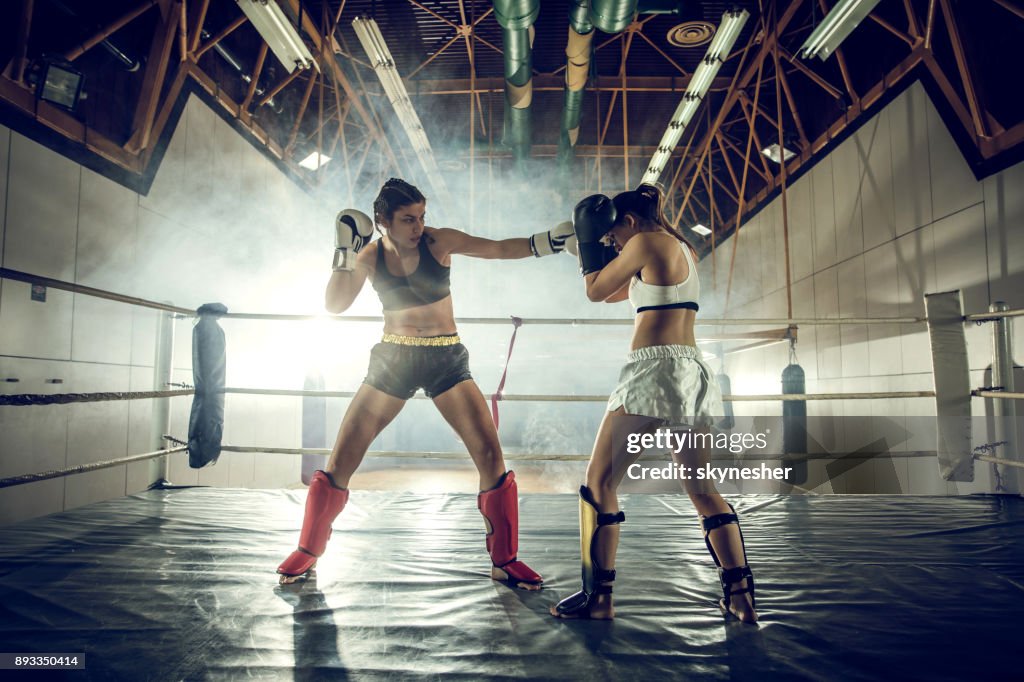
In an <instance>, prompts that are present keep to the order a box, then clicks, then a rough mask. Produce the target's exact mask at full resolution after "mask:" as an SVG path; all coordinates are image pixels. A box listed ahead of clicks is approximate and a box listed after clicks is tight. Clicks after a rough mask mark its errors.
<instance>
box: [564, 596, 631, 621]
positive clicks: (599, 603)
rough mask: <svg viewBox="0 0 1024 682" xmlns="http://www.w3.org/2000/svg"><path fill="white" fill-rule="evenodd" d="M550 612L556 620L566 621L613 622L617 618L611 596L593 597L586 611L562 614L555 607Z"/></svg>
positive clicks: (580, 610) (579, 610)
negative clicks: (562, 619)
mask: <svg viewBox="0 0 1024 682" xmlns="http://www.w3.org/2000/svg"><path fill="white" fill-rule="evenodd" d="M549 610H550V612H551V615H552V616H554V617H555V618H564V619H566V620H575V619H589V620H613V619H614V618H615V606H614V604H613V603H612V595H610V594H595V595H593V596H592V597H591V598H590V603H589V604H587V608H585V609H578V610H576V611H568V612H565V613H562V612H560V611H559V610H558V606H557V605H555V606H552V607H551V609H549Z"/></svg>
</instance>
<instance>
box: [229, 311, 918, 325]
mask: <svg viewBox="0 0 1024 682" xmlns="http://www.w3.org/2000/svg"><path fill="white" fill-rule="evenodd" d="M218 317H219V318H220V319H233V320H277V321H291V322H299V321H305V320H332V321H335V322H383V321H384V318H383V316H380V315H283V314H281V315H279V314H273V313H268V314H263V313H227V314H226V315H220V316H218ZM517 319H519V320H520V323H521V324H523V325H560V326H568V327H578V326H587V325H596V326H629V327H632V326H633V324H634V323H635V321H634V320H633V319H632V318H608V319H600V318H573V317H562V318H558V317H520V318H517ZM455 321H456V322H457V323H459V324H482V325H486V324H508V318H507V317H456V318H455ZM927 321H928V318H925V317H835V318H813V317H792V318H790V317H771V318H768V317H746V318H707V319H698V320H696V321H695V322H694V324H695V325H696V326H698V327H720V326H744V327H746V326H750V325H766V324H770V325H782V326H792V325H800V324H806V325H815V324H820V325H826V326H828V325H844V324H918V323H925V322H927Z"/></svg>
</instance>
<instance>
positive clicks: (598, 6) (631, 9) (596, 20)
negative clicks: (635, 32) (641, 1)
mask: <svg viewBox="0 0 1024 682" xmlns="http://www.w3.org/2000/svg"><path fill="white" fill-rule="evenodd" d="M636 6H637V0H591V3H590V23H592V24H593V25H594V26H596V27H597V28H599V29H601V30H602V31H604V32H605V33H613V34H614V33H620V32H622V31H624V30H626V27H627V26H629V25H630V24H631V23H633V17H634V16H635V15H636Z"/></svg>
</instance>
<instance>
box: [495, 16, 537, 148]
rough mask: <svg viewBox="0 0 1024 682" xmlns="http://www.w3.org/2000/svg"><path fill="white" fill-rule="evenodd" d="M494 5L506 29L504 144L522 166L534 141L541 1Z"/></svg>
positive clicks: (499, 22) (503, 27)
mask: <svg viewBox="0 0 1024 682" xmlns="http://www.w3.org/2000/svg"><path fill="white" fill-rule="evenodd" d="M493 4H494V15H495V18H496V19H497V20H498V24H499V25H500V26H501V28H502V32H501V33H502V39H503V42H504V46H503V47H504V54H505V135H504V143H505V145H506V146H508V147H509V148H510V149H511V150H512V154H513V156H514V157H515V158H516V160H517V161H520V162H522V161H523V160H524V159H526V158H527V157H529V155H530V146H531V143H532V141H533V129H532V124H531V117H530V104H531V100H532V83H531V80H532V78H533V49H532V46H531V40H530V27H532V26H533V22H534V21H535V20H536V19H537V15H538V14H539V13H540V0H493Z"/></svg>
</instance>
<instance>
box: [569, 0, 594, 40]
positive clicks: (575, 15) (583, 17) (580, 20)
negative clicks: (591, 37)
mask: <svg viewBox="0 0 1024 682" xmlns="http://www.w3.org/2000/svg"><path fill="white" fill-rule="evenodd" d="M569 25H570V26H572V30H574V31H576V32H577V33H579V34H580V35H586V34H587V33H590V32H591V31H593V30H594V25H593V24H592V23H590V0H573V2H572V7H571V8H569Z"/></svg>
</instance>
